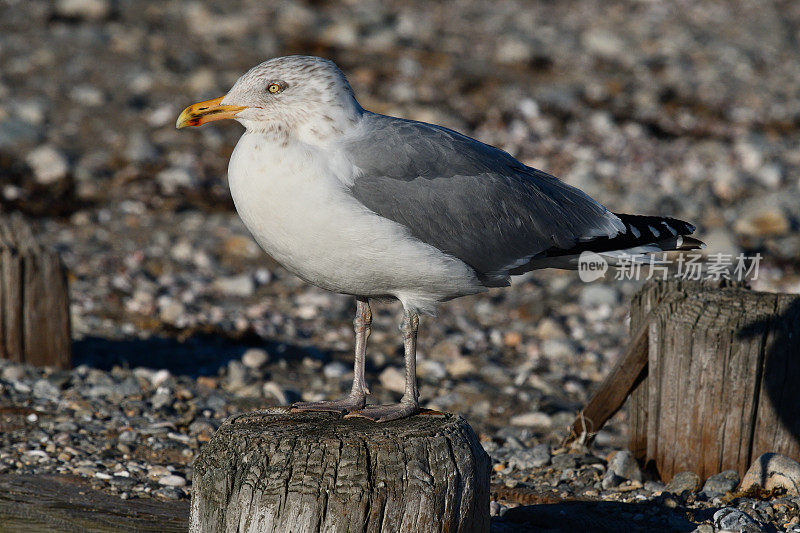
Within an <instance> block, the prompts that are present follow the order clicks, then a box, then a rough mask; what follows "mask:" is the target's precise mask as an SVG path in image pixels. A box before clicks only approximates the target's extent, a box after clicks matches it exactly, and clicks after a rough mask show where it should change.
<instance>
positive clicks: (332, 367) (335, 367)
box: [322, 361, 348, 379]
mask: <svg viewBox="0 0 800 533" xmlns="http://www.w3.org/2000/svg"><path fill="white" fill-rule="evenodd" d="M347 370H348V368H347V365H345V364H344V363H342V362H341V361H333V362H332V363H328V364H327V365H325V366H324V367H323V368H322V374H323V375H324V376H325V377H326V378H328V379H338V378H340V377H342V376H344V375H345V374H347Z"/></svg>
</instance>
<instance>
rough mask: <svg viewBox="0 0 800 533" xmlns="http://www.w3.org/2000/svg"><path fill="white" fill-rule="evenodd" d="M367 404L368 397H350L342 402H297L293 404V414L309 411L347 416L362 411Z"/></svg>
mask: <svg viewBox="0 0 800 533" xmlns="http://www.w3.org/2000/svg"><path fill="white" fill-rule="evenodd" d="M366 404H367V399H366V397H361V396H352V395H351V396H348V397H347V398H342V399H341V400H334V401H331V402H325V401H323V402H297V403H293V404H292V412H293V413H301V412H308V411H312V412H314V411H316V412H322V413H338V414H341V415H343V414H345V413H350V412H353V411H357V410H358V409H361V408H362V407H364V406H365V405H366Z"/></svg>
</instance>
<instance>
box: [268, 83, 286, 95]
mask: <svg viewBox="0 0 800 533" xmlns="http://www.w3.org/2000/svg"><path fill="white" fill-rule="evenodd" d="M267 90H268V91H269V92H270V93H272V94H276V93H279V92H281V91H282V90H283V87H281V84H280V83H270V84H269V85H268V86H267Z"/></svg>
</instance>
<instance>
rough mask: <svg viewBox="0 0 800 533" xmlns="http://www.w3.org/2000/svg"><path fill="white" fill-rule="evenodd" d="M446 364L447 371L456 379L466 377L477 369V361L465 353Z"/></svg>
mask: <svg viewBox="0 0 800 533" xmlns="http://www.w3.org/2000/svg"><path fill="white" fill-rule="evenodd" d="M444 366H445V368H446V369H447V373H448V374H449V375H450V376H452V377H454V378H456V379H460V378H463V377H466V376H468V375H470V374H473V373H475V372H476V371H477V367H476V366H475V363H473V362H472V360H471V359H470V358H469V357H466V356H463V355H459V356H458V357H456V358H455V359H454V360H452V361H449V362H447V363H445V365H444Z"/></svg>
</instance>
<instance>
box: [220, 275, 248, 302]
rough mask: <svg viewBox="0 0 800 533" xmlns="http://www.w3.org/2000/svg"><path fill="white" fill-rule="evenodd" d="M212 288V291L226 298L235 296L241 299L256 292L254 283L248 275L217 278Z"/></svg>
mask: <svg viewBox="0 0 800 533" xmlns="http://www.w3.org/2000/svg"><path fill="white" fill-rule="evenodd" d="M213 286H214V289H216V290H217V291H219V292H221V293H222V294H224V295H226V296H237V297H241V298H246V297H248V296H250V295H252V294H253V293H254V292H255V290H256V284H255V281H254V280H253V276H251V275H250V274H240V275H238V276H230V277H226V278H219V279H216V280H214V283H213Z"/></svg>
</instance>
